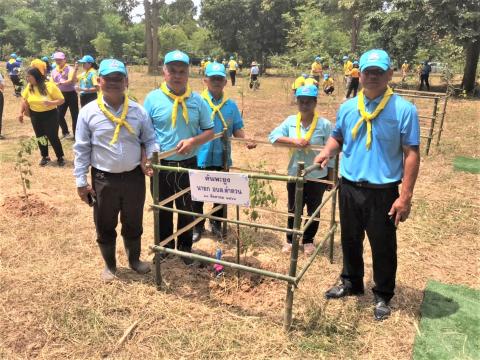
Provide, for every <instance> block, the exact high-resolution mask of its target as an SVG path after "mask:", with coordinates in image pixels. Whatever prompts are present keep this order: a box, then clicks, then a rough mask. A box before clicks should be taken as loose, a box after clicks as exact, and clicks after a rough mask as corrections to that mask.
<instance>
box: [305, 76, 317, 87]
mask: <svg viewBox="0 0 480 360" xmlns="http://www.w3.org/2000/svg"><path fill="white" fill-rule="evenodd" d="M308 85H313V86H316V87H317V89H318V81H317V79H316V76H314V75H310V76H309V77H308V78H306V79H305V86H308Z"/></svg>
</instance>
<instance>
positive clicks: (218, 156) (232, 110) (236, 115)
mask: <svg viewBox="0 0 480 360" xmlns="http://www.w3.org/2000/svg"><path fill="white" fill-rule="evenodd" d="M203 81H204V83H205V85H206V86H207V88H206V89H205V90H204V91H203V92H202V94H201V95H202V98H203V99H204V101H205V102H206V103H207V104H208V106H209V107H210V109H211V110H212V114H211V118H212V119H213V122H214V128H213V130H214V133H220V132H222V131H223V130H225V129H226V131H227V135H228V137H232V136H234V137H238V138H245V132H244V130H243V120H242V116H241V115H240V111H239V110H238V107H237V104H236V103H235V101H234V100H232V99H230V98H228V97H227V95H226V94H225V93H224V91H223V90H224V88H225V86H226V85H227V76H226V71H225V66H223V65H222V64H218V63H212V64H210V65H208V67H207V69H206V71H205V78H204V80H203ZM254 147H255V145H254V144H247V148H249V149H251V148H254ZM197 165H198V168H200V169H202V170H214V171H223V170H224V164H223V141H222V139H215V140H212V141H209V142H207V143H205V144H203V145H202V146H200V148H199V149H198V155H197ZM231 165H232V158H231V148H230V144H228V149H227V166H228V167H230V166H231ZM217 205H219V204H214V207H215V206H217ZM193 208H194V211H195V212H196V213H200V214H202V213H203V202H199V201H195V202H194V203H193ZM212 215H213V216H218V217H223V210H222V209H220V210H219V211H217V212H215V213H213V214H212ZM210 223H211V225H212V232H213V233H214V234H216V235H219V236H221V234H222V231H221V223H220V222H219V221H210ZM204 230H205V220H203V221H202V222H200V223H199V224H197V225H196V226H195V228H194V230H193V242H196V241H198V240H200V238H201V236H202V233H203V232H204Z"/></svg>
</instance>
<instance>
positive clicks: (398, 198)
mask: <svg viewBox="0 0 480 360" xmlns="http://www.w3.org/2000/svg"><path fill="white" fill-rule="evenodd" d="M84 60H86V59H84ZM230 60H233V59H230ZM316 60H317V59H316ZM316 62H317V61H316ZM163 64H164V65H163V74H164V80H165V81H164V82H163V83H162V84H161V86H160V87H159V88H158V89H154V90H152V91H151V92H150V93H149V94H147V96H146V98H145V100H144V103H143V106H142V105H140V104H138V103H136V102H135V101H133V100H131V99H129V97H128V94H127V88H128V72H127V69H126V66H125V64H124V63H123V62H121V61H119V60H115V59H105V60H103V61H102V62H101V63H100V65H99V68H98V74H96V76H95V81H93V80H92V82H91V83H90V84H89V85H88V86H87V87H85V88H82V89H90V90H91V89H93V88H95V89H96V91H95V94H97V90H98V95H97V96H96V98H94V97H93V96H92V98H91V100H90V102H87V103H85V104H83V106H82V108H81V110H80V112H79V114H78V121H77V123H76V132H75V143H74V146H73V149H74V153H75V161H74V176H75V179H76V186H77V192H78V195H79V197H80V199H81V200H82V201H84V202H85V203H87V204H89V205H91V206H93V218H94V223H95V228H96V234H97V243H98V246H99V249H100V253H101V255H102V258H103V260H104V263H105V267H104V269H103V271H102V273H101V278H102V279H103V280H104V281H106V282H109V281H112V280H114V279H115V274H116V271H117V265H116V256H115V253H116V238H117V232H116V230H115V229H116V227H117V224H118V219H119V215H120V222H121V224H122V226H121V235H122V237H123V241H124V246H125V249H126V253H127V257H128V262H129V266H130V267H131V268H132V269H133V270H134V271H136V272H138V273H140V274H145V273H147V272H149V271H150V264H148V263H146V262H144V261H141V260H140V249H141V236H142V233H143V226H142V223H143V207H144V202H145V193H146V184H145V176H148V177H150V190H151V191H152V189H153V177H152V175H153V170H152V168H151V166H150V161H151V158H152V155H153V153H154V152H157V151H159V152H165V151H170V150H172V149H175V150H176V151H175V153H174V154H173V155H171V156H169V157H167V158H164V159H161V160H160V163H161V164H162V165H166V166H173V167H182V168H191V169H203V170H210V171H212V170H213V171H217V170H222V169H223V168H224V167H223V166H224V164H223V158H224V157H223V151H224V150H223V145H222V139H213V137H214V134H215V133H218V132H221V131H223V130H226V131H227V135H228V136H229V137H232V136H233V137H239V138H245V136H246V135H245V132H244V123H243V119H242V117H241V114H240V112H239V109H238V106H237V104H236V103H235V101H234V100H232V99H231V98H229V97H228V96H227V94H226V93H225V91H224V89H225V86H226V84H227V71H228V72H231V69H232V68H233V67H229V65H228V64H227V68H226V67H225V66H224V65H223V64H221V63H218V62H211V63H209V64H206V66H205V69H204V79H203V81H204V85H205V90H204V91H203V92H202V93H200V94H199V93H196V92H194V91H192V89H191V88H190V85H189V66H190V59H189V57H188V55H186V54H185V53H183V52H182V51H179V50H175V51H172V52H169V53H167V54H166V55H165V58H164V61H163ZM31 65H32V66H31V67H30V68H29V69H28V70H27V81H28V82H29V86H28V87H27V88H26V89H25V90H24V92H23V94H22V96H23V101H22V113H21V116H22V120H23V115H26V114H28V115H29V116H30V117H31V119H32V125H33V124H34V123H37V124H36V125H34V129H36V128H38V123H39V122H43V123H47V122H48V121H52V122H55V119H56V110H53V109H55V108H56V107H58V106H61V105H62V104H63V103H64V102H65V98H66V96H65V95H64V92H65V87H64V88H63V90H62V89H60V88H59V87H58V86H57V85H56V82H54V81H47V80H46V76H45V75H46V71H42V70H41V69H39V68H42V66H40V64H39V63H38V62H36V61H34V62H32V64H31ZM352 65H353V64H352ZM357 65H358V66H357V67H356V68H357V69H358V71H359V82H360V83H361V84H362V87H363V88H362V90H361V91H360V92H359V93H358V96H356V97H354V98H353V99H349V100H348V101H346V102H344V103H343V104H342V105H340V108H339V110H338V113H337V119H336V123H335V125H334V126H332V124H331V122H330V121H329V120H328V119H326V118H324V117H322V116H321V115H320V112H319V111H318V109H317V98H318V87H317V86H316V85H315V84H304V85H301V86H298V87H297V88H296V89H295V96H296V99H297V109H298V111H297V113H296V114H293V115H291V116H288V117H287V118H286V119H285V120H284V121H283V122H281V123H280V124H279V125H278V126H277V127H276V128H274V129H273V130H272V131H271V133H270V135H269V137H268V139H269V141H270V142H271V143H273V144H275V143H284V144H289V145H291V147H292V150H293V151H291V153H290V154H291V157H290V161H289V165H288V174H290V175H296V172H297V167H298V163H299V162H304V163H305V166H309V165H312V164H319V168H318V170H316V171H313V172H311V173H309V174H308V175H307V176H306V180H307V181H306V183H305V187H304V195H303V199H302V209H303V208H304V207H306V208H307V209H306V210H307V213H308V215H312V214H313V212H314V211H315V210H316V209H317V208H318V206H319V205H320V203H321V201H322V196H323V194H324V192H325V191H327V190H329V188H328V186H327V185H326V183H325V181H324V180H328V179H329V180H333V173H334V172H333V166H334V159H335V157H336V155H337V154H338V153H339V152H342V154H343V155H342V160H341V162H340V175H341V179H340V191H339V204H340V205H339V207H340V223H341V229H342V231H341V242H342V250H343V270H342V273H341V276H340V283H339V284H337V285H335V286H334V287H332V288H331V289H329V290H328V291H327V292H326V294H325V296H326V297H327V298H328V299H336V298H341V297H344V296H350V295H361V294H363V292H364V283H363V276H364V266H363V240H364V237H365V232H366V233H367V235H368V237H369V241H370V245H371V248H372V256H373V272H374V276H373V278H374V283H375V286H374V287H373V289H372V291H373V293H374V295H375V309H374V315H375V318H376V319H378V320H381V319H385V318H387V317H388V316H389V315H390V307H389V301H390V299H391V298H392V297H393V295H394V288H395V277H396V267H397V255H396V246H397V243H396V227H397V225H398V224H399V222H402V221H405V220H406V219H407V218H408V215H409V212H410V207H411V198H412V195H413V188H414V185H415V181H416V177H417V174H418V168H419V149H418V148H419V124H418V115H417V112H416V109H415V107H414V106H413V105H412V104H411V103H409V102H408V101H406V100H404V99H402V98H401V97H400V96H399V95H397V94H394V93H393V91H392V90H391V88H390V87H389V86H388V83H389V81H390V80H391V78H392V74H393V70H392V69H391V63H390V58H389V56H388V54H387V53H386V52H385V51H383V50H379V49H373V50H370V51H367V52H366V53H364V54H363V55H362V56H361V57H360V60H359V62H358V64H357ZM58 66H59V64H58V63H57V67H58ZM352 68H353V66H352ZM60 69H65V68H64V65H62V64H60ZM316 70H318V66H317V67H316ZM57 71H58V70H57ZM64 71H65V70H64ZM71 71H72V72H73V75H72V76H73V77H74V75H75V71H76V69H72V70H71ZM89 71H90V70H89V69H85V73H84V75H83V76H84V79H86V78H88V76H87V74H88V72H89ZM312 71H313V67H312ZM62 74H63V72H62ZM69 74H70V70H68V72H67V73H65V74H64V75H61V76H62V78H63V79H64V80H63V84H64V85H65V82H67V85H70V86H71V87H69V88H67V89H72V91H74V90H75V87H74V85H73V82H72V81H71V79H72V76H70V75H69ZM229 75H230V78H231V79H232V77H231V76H232V75H231V73H229ZM322 75H323V74H321V73H320V72H319V71H316V72H314V76H316V77H318V80H319V79H320V76H322ZM57 76H58V75H57V74H56V73H54V72H52V75H51V78H52V79H55V78H56V77H57ZM69 79H70V82H69ZM97 79H98V80H97ZM315 80H316V81H318V80H317V79H315ZM60 85H62V82H60ZM90 85H91V87H90ZM86 93H90V91H86ZM92 93H93V91H92ZM27 109H29V110H27ZM320 110H321V109H320ZM42 112H43V113H50V115H48V118H47V115H45V114H41V113H42ZM55 123H56V122H55ZM35 131H36V134H37V130H35ZM40 133H41V132H39V134H40ZM39 134H37V136H38V135H39ZM48 136H50V137H49V141H50V142H51V143H52V146H53V147H54V150H55V151H56V152H57V150H56V149H55V146H56V145H55V143H54V141H56V140H57V139H58V136H57V138H55V136H54V134H53V131H50V132H48V133H47V137H48ZM51 138H52V139H53V140H54V141H52V140H51ZM311 145H320V146H323V147H324V148H323V150H321V151H320V152H319V151H314V150H312V149H311ZM246 147H247V148H253V147H255V145H254V144H253V143H251V142H250V143H249V142H247V143H246ZM227 151H228V153H227V162H228V166H231V165H232V160H231V149H230V147H228V148H227ZM41 152H42V159H43V157H44V156H48V155H47V154H46V153H45V152H44V150H42V148H41ZM62 156H63V153H57V157H59V158H61V157H62ZM89 172H90V181H89V180H88V173H89ZM158 181H159V184H158V185H159V190H160V198H159V200H160V201H162V200H164V199H167V198H169V197H171V196H172V195H174V194H176V193H179V192H182V191H183V190H185V189H187V188H188V187H189V186H190V184H189V178H188V173H185V172H176V171H170V170H161V171H160V172H159V177H158ZM401 182H403V185H402V189H401V193H399V189H398V185H399V184H400V183H401ZM294 188H295V184H294V183H287V193H288V204H287V207H288V212H290V213H293V212H294V211H295V191H294ZM173 202H175V207H176V208H177V209H178V210H186V211H188V212H192V211H194V212H196V213H202V212H203V206H204V204H203V203H199V202H194V201H192V199H191V195H190V192H188V191H186V192H184V193H183V194H182V195H181V196H179V197H177V198H175V200H173V201H171V202H170V203H168V204H167V205H166V206H169V207H173ZM213 215H214V216H215V215H217V216H219V217H221V216H222V214H221V213H217V214H213ZM173 220H174V218H173V214H172V213H171V212H168V211H163V210H159V224H157V225H158V226H159V228H160V241H162V240H164V239H166V238H167V237H169V236H171V235H172V234H173V232H174V224H173ZM193 220H194V219H193V217H192V216H191V215H185V214H178V217H177V228H178V229H180V228H183V227H186V226H187V225H188V224H190V223H191V222H192V221H193ZM160 224H161V226H160ZM318 224H319V223H318V222H314V223H313V224H312V226H310V227H309V228H308V230H307V231H306V232H305V234H304V236H303V239H302V244H303V251H304V253H305V255H307V256H309V255H312V254H313V252H314V251H315V245H314V238H315V235H316V232H317V230H318V226H319V225H318ZM210 225H211V229H212V232H213V233H214V234H215V235H217V236H221V230H220V223H219V222H216V221H210ZM287 225H288V227H289V228H292V227H293V217H289V219H288V221H287ZM204 231H205V221H203V222H201V223H199V224H198V225H197V226H195V227H194V229H192V230H188V231H185V232H183V233H182V234H180V235H178V240H177V249H178V250H181V251H185V252H191V251H192V246H193V243H194V242H196V241H198V240H200V238H201V236H202V234H203V233H204ZM291 243H292V235H291V234H288V235H287V238H286V244H285V245H284V246H283V249H282V251H283V252H285V253H289V252H290V251H291V247H292V245H291ZM166 246H167V247H170V248H173V247H174V246H175V244H174V242H173V241H171V242H169V243H168V244H167V245H166ZM182 260H183V261H184V262H185V264H186V265H188V266H192V265H195V263H194V262H193V261H192V260H190V259H188V258H183V257H182Z"/></svg>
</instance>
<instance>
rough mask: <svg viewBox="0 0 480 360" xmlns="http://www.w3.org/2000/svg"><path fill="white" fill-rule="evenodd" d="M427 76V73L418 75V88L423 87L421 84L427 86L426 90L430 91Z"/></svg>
mask: <svg viewBox="0 0 480 360" xmlns="http://www.w3.org/2000/svg"><path fill="white" fill-rule="evenodd" d="M428 76H429V75H420V87H419V88H418V90H422V89H423V84H425V85H426V86H427V90H428V91H430V84H429V83H428Z"/></svg>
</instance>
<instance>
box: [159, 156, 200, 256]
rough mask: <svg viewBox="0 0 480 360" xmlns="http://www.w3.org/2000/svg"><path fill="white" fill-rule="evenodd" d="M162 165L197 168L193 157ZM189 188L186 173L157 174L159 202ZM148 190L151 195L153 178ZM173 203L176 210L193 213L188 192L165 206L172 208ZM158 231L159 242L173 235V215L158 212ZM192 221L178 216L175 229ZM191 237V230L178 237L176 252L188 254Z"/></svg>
mask: <svg viewBox="0 0 480 360" xmlns="http://www.w3.org/2000/svg"><path fill="white" fill-rule="evenodd" d="M161 164H162V165H167V166H180V167H185V168H190V169H195V168H196V167H197V157H196V156H194V157H192V158H190V159H187V160H183V161H168V160H161ZM189 186H190V181H189V179H188V173H180V172H175V171H160V173H159V188H160V194H159V195H160V196H159V198H160V201H162V200H164V199H166V198H168V197H170V196H172V195H174V194H175V193H177V192H179V191H181V190H184V189H186V188H188V187H189ZM150 190H151V191H152V194H153V178H152V181H151V182H150ZM173 202H175V208H176V209H178V210H186V211H193V204H192V197H191V195H190V192H187V193H186V194H184V195H182V196H180V197H178V198H176V199H175V200H174V201H171V202H169V203H167V204H165V206H167V207H170V208H173ZM159 218H160V220H159V224H158V226H159V229H160V241H162V240H164V239H166V238H167V237H169V236H170V235H172V234H173V213H172V212H170V211H165V210H160V211H159ZM192 221H193V216H191V215H182V214H178V217H177V229H181V228H183V227H185V226H187V225H188V224H190V223H191V222H192ZM192 235H193V230H192V229H190V230H188V231H185V232H184V233H183V234H181V235H179V236H178V250H181V251H187V252H190V251H191V250H192ZM166 247H170V248H173V247H174V242H173V241H170V242H169V243H168V244H167V245H166Z"/></svg>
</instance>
